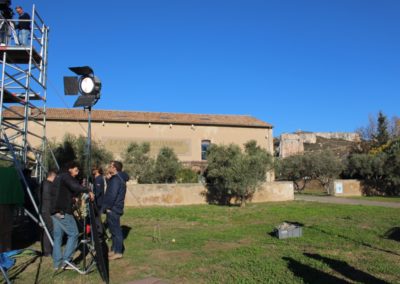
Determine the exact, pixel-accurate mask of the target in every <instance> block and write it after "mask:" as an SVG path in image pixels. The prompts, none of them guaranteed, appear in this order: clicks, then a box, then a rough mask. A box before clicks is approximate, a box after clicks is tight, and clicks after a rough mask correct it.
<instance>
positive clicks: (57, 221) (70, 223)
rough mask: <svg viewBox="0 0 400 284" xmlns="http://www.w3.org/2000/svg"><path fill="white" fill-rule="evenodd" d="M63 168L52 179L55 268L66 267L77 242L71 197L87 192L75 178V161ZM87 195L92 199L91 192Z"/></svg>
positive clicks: (77, 170)
mask: <svg viewBox="0 0 400 284" xmlns="http://www.w3.org/2000/svg"><path fill="white" fill-rule="evenodd" d="M65 170H66V171H65V172H63V173H61V174H60V175H58V176H57V177H56V179H55V181H54V184H55V188H56V190H57V194H56V199H55V202H54V206H53V208H52V215H51V219H52V221H53V238H54V244H53V266H54V269H55V270H57V269H59V268H64V269H67V268H68V262H70V261H71V260H72V257H73V254H74V252H75V249H76V246H77V244H78V235H79V231H78V227H77V225H76V221H75V218H74V216H73V215H72V205H73V197H75V196H76V195H77V194H79V193H87V192H88V190H87V189H86V188H84V187H83V186H81V185H80V184H79V182H78V180H77V179H76V176H77V175H78V174H79V169H78V164H77V163H75V162H70V163H68V164H67V165H66V167H65ZM89 196H90V199H91V200H92V201H93V199H94V195H93V193H92V192H89ZM64 234H67V237H68V238H67V244H66V246H65V249H64V254H62V251H61V245H62V239H63V236H64Z"/></svg>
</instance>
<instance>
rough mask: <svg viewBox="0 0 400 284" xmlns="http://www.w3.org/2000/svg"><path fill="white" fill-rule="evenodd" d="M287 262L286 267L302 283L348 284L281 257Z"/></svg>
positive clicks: (293, 260)
mask: <svg viewBox="0 0 400 284" xmlns="http://www.w3.org/2000/svg"><path fill="white" fill-rule="evenodd" d="M282 259H283V260H285V261H286V262H287V267H288V268H289V269H290V271H292V273H293V274H294V275H295V276H296V277H299V278H302V280H303V282H304V283H324V284H331V283H332V284H341V283H349V282H347V281H346V280H343V279H340V278H338V277H336V276H333V275H329V274H328V273H325V272H323V271H320V270H318V269H315V268H312V267H310V266H308V265H305V264H303V263H301V262H298V261H297V260H295V259H293V258H291V257H283V258H282Z"/></svg>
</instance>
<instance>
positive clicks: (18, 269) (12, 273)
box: [9, 255, 39, 281]
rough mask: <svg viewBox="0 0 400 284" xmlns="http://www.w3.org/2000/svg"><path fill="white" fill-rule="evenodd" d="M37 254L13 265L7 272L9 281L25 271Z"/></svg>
mask: <svg viewBox="0 0 400 284" xmlns="http://www.w3.org/2000/svg"><path fill="white" fill-rule="evenodd" d="M38 257H39V255H35V256H32V257H31V258H29V259H28V260H26V261H24V262H22V263H21V264H18V265H15V266H14V267H13V268H12V270H11V271H10V273H9V278H10V280H11V281H15V280H17V279H18V276H19V275H20V274H21V273H22V272H24V271H25V269H27V268H28V266H30V265H31V264H33V263H34V262H35V261H36V259H37V258H38Z"/></svg>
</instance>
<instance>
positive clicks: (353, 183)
mask: <svg viewBox="0 0 400 284" xmlns="http://www.w3.org/2000/svg"><path fill="white" fill-rule="evenodd" d="M340 189H342V192H340ZM338 190H339V192H338ZM329 192H331V193H332V195H334V196H362V188H361V183H360V181H359V180H355V179H337V180H335V181H334V182H333V183H332V185H331V188H330V189H329Z"/></svg>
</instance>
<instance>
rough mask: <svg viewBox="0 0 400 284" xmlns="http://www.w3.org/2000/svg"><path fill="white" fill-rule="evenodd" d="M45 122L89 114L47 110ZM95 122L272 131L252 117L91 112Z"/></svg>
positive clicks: (7, 113) (10, 114)
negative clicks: (187, 125) (253, 128)
mask: <svg viewBox="0 0 400 284" xmlns="http://www.w3.org/2000/svg"><path fill="white" fill-rule="evenodd" d="M12 109H13V110H14V111H16V112H18V113H22V110H23V109H22V107H12ZM4 116H5V117H8V118H13V117H17V116H16V115H15V114H13V113H12V112H9V111H6V112H5V113H4ZM46 119H47V120H61V121H82V120H87V113H86V112H84V111H83V110H82V109H66V108H47V115H46ZM92 121H104V122H124V123H126V122H129V123H155V124H157V123H158V124H171V123H172V124H189V125H190V124H194V125H215V126H236V127H256V128H272V125H271V124H269V123H266V122H264V121H262V120H259V119H257V118H255V117H252V116H249V115H215V114H187V113H167V112H137V111H115V110H92Z"/></svg>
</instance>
